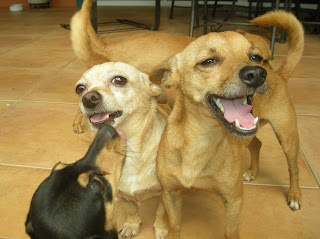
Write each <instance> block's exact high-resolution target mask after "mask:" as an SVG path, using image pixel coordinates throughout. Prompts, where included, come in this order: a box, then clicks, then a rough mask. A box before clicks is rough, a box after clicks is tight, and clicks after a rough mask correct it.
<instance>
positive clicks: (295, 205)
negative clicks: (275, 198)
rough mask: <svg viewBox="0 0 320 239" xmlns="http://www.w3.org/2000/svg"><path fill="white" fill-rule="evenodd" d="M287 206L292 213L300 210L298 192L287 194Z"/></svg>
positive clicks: (299, 194) (299, 195)
mask: <svg viewBox="0 0 320 239" xmlns="http://www.w3.org/2000/svg"><path fill="white" fill-rule="evenodd" d="M288 205H289V207H290V208H291V210H292V211H296V210H300V209H301V205H302V203H301V193H300V192H296V193H294V192H289V196H288Z"/></svg>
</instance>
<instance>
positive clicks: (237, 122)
mask: <svg viewBox="0 0 320 239" xmlns="http://www.w3.org/2000/svg"><path fill="white" fill-rule="evenodd" d="M236 127H237V128H240V129H241V126H240V123H239V121H238V120H237V119H236Z"/></svg>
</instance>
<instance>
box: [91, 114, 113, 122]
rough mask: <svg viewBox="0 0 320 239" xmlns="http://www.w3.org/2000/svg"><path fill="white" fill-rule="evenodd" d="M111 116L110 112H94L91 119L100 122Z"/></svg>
mask: <svg viewBox="0 0 320 239" xmlns="http://www.w3.org/2000/svg"><path fill="white" fill-rule="evenodd" d="M109 116H110V113H99V114H94V115H92V116H91V117H90V121H91V122H92V123H99V122H101V121H105V120H106V119H108V118H109Z"/></svg>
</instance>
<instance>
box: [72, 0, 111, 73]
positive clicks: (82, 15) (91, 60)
mask: <svg viewBox="0 0 320 239" xmlns="http://www.w3.org/2000/svg"><path fill="white" fill-rule="evenodd" d="M91 6H92V0H85V1H84V2H83V4H82V7H81V10H80V11H78V12H77V13H76V14H75V15H74V16H73V17H72V19H71V41H72V47H73V50H74V52H75V54H76V56H77V57H78V58H79V59H80V60H81V61H83V62H84V63H85V64H86V65H87V66H88V67H92V66H94V65H97V64H102V63H104V62H108V61H110V60H109V59H108V57H107V56H106V55H104V54H102V53H99V52H96V51H95V50H94V49H93V48H92V46H91V43H92V42H93V43H94V45H95V46H96V47H97V48H99V49H100V50H101V49H103V48H105V43H104V42H103V41H102V40H101V39H100V38H99V37H98V35H97V34H96V33H95V31H94V30H93V28H92V26H91V23H90V11H91Z"/></svg>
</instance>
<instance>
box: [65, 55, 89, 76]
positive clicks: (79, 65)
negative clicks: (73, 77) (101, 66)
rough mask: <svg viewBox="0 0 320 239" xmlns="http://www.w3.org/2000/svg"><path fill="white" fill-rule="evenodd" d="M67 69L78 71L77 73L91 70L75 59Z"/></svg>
mask: <svg viewBox="0 0 320 239" xmlns="http://www.w3.org/2000/svg"><path fill="white" fill-rule="evenodd" d="M65 69H73V70H76V71H77V72H83V73H84V72H85V71H87V70H88V69H89V68H88V67H87V66H86V65H85V64H84V63H83V62H82V61H80V60H79V59H78V58H75V59H74V60H73V61H72V62H70V63H69V64H68V65H67V66H66V67H65Z"/></svg>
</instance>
